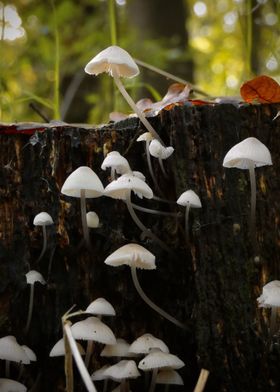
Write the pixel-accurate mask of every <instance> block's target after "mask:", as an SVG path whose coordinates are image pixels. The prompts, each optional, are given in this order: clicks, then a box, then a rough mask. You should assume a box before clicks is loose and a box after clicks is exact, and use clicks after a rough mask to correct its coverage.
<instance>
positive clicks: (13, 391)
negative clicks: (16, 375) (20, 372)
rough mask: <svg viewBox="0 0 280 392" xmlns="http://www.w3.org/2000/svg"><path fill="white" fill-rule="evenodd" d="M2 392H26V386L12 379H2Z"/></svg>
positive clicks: (0, 381)
mask: <svg viewBox="0 0 280 392" xmlns="http://www.w3.org/2000/svg"><path fill="white" fill-rule="evenodd" d="M0 391H1V392H26V391H27V388H26V386H25V385H23V384H21V383H20V382H18V381H15V380H11V379H10V378H0Z"/></svg>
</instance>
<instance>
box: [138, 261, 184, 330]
mask: <svg viewBox="0 0 280 392" xmlns="http://www.w3.org/2000/svg"><path fill="white" fill-rule="evenodd" d="M131 276H132V280H133V283H134V286H135V288H136V290H137V292H138V294H139V295H140V297H141V298H142V299H143V301H145V302H146V304H147V305H149V306H150V307H151V308H152V309H153V310H154V311H155V312H157V313H159V314H160V315H161V316H162V317H164V318H166V319H167V320H168V321H170V322H171V323H173V324H175V325H176V326H177V327H179V328H182V329H186V326H185V324H183V323H181V322H180V321H178V320H177V319H175V318H174V317H173V316H171V315H170V314H169V313H167V312H166V311H165V310H163V309H161V308H160V307H159V306H157V305H156V304H155V303H154V302H153V301H151V300H150V298H148V297H147V295H146V294H145V293H144V291H143V290H142V287H141V286H140V283H139V280H138V277H137V271H136V267H133V266H132V267H131Z"/></svg>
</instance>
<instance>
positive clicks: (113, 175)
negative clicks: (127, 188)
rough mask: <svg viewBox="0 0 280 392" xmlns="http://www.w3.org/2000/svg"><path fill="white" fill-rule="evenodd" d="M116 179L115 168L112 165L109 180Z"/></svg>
mask: <svg viewBox="0 0 280 392" xmlns="http://www.w3.org/2000/svg"><path fill="white" fill-rule="evenodd" d="M115 179H116V170H115V168H114V167H111V181H114V180H115Z"/></svg>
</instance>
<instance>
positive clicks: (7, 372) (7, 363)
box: [5, 359, 10, 378]
mask: <svg viewBox="0 0 280 392" xmlns="http://www.w3.org/2000/svg"><path fill="white" fill-rule="evenodd" d="M5 374H6V377H7V378H10V361H8V360H7V359H6V361H5Z"/></svg>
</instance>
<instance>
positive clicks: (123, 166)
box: [101, 151, 130, 174]
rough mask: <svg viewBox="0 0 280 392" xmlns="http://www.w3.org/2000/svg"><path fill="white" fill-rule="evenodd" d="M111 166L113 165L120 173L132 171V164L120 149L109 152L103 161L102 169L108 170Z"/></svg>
mask: <svg viewBox="0 0 280 392" xmlns="http://www.w3.org/2000/svg"><path fill="white" fill-rule="evenodd" d="M111 167H113V168H114V169H115V170H116V172H117V173H118V174H125V173H127V172H130V166H129V163H128V161H127V159H125V157H123V156H122V155H121V154H120V153H119V152H118V151H111V152H109V153H108V154H107V156H106V158H105V159H104V161H103V162H102V165H101V169H102V170H106V169H107V168H111Z"/></svg>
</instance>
